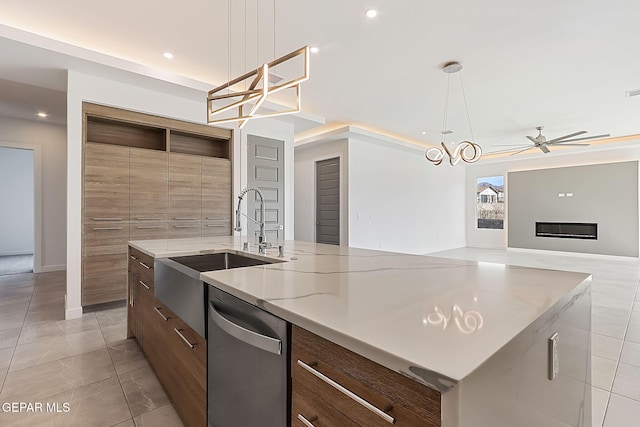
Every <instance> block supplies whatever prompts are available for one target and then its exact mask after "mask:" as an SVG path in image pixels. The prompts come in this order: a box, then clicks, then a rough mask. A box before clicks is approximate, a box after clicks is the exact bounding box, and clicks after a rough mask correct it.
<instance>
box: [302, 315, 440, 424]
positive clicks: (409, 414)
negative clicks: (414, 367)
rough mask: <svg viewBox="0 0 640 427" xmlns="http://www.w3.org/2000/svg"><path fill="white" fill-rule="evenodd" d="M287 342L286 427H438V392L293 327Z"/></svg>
mask: <svg viewBox="0 0 640 427" xmlns="http://www.w3.org/2000/svg"><path fill="white" fill-rule="evenodd" d="M291 342H292V346H291V376H292V409H291V425H292V426H304V425H305V424H304V423H303V422H302V421H301V418H300V417H302V418H304V419H306V420H307V422H309V423H310V425H313V426H318V427H319V426H334V425H345V426H348V425H366V426H373V427H375V426H388V425H390V424H391V423H392V424H394V425H397V426H421V427H428V426H440V409H441V406H440V393H439V392H437V391H435V390H433V389H431V388H429V387H427V386H424V385H421V384H419V383H418V382H416V381H413V380H411V379H409V378H407V377H404V376H403V375H400V374H398V373H397V372H394V371H391V370H390V369H388V368H385V367H383V366H381V365H378V364H377V363H375V362H372V361H371V360H368V359H366V358H364V357H362V356H360V355H358V354H356V353H353V352H351V351H349V350H347V349H345V348H343V347H340V346H339V345H336V344H334V343H332V342H330V341H327V340H325V339H323V338H321V337H318V336H317V335H315V334H312V333H310V332H308V331H306V330H304V329H302V328H299V327H297V326H295V325H294V326H293V327H292V338H291ZM345 390H346V392H345ZM367 405H370V407H369V408H368V407H367Z"/></svg>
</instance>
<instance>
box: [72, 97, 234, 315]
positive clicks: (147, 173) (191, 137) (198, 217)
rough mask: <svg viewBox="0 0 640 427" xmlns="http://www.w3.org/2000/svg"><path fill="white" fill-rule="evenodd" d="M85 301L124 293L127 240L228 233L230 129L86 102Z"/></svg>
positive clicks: (97, 301)
mask: <svg viewBox="0 0 640 427" xmlns="http://www.w3.org/2000/svg"><path fill="white" fill-rule="evenodd" d="M83 109H84V113H83V114H84V138H83V149H84V159H83V203H82V205H83V216H82V217H83V235H82V305H83V306H88V305H94V304H100V303H105V302H111V301H118V300H124V299H126V297H127V262H128V260H127V242H128V241H129V240H147V239H166V238H179V237H198V236H215V235H230V234H231V212H232V206H231V193H232V188H231V174H232V159H231V152H232V149H231V147H232V131H230V130H227V129H220V128H214V127H210V126H206V125H199V124H194V123H188V122H182V121H179V120H172V119H166V118H162V117H157V116H152V115H147V114H142V113H135V112H131V111H125V110H120V109H116V108H111V107H104V106H99V105H95V104H89V103H85V104H84V105H83Z"/></svg>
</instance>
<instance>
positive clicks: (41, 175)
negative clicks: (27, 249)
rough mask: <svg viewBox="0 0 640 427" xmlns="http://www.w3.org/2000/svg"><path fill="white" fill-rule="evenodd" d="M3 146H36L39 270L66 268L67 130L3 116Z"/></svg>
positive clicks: (36, 259) (0, 142)
mask: <svg viewBox="0 0 640 427" xmlns="http://www.w3.org/2000/svg"><path fill="white" fill-rule="evenodd" d="M0 146H3V147H13V148H26V149H29V150H33V153H34V168H35V170H34V171H33V172H34V173H33V178H34V181H33V186H34V189H35V195H34V220H33V223H34V228H33V230H34V238H33V240H34V241H35V247H34V250H35V257H34V270H35V271H36V272H42V271H54V270H61V269H64V268H65V264H66V257H65V250H66V222H65V217H66V206H65V201H66V195H67V191H66V163H67V162H66V152H67V150H66V130H65V127H64V126H60V125H53V124H49V123H46V122H44V121H31V120H19V119H14V118H8V117H0Z"/></svg>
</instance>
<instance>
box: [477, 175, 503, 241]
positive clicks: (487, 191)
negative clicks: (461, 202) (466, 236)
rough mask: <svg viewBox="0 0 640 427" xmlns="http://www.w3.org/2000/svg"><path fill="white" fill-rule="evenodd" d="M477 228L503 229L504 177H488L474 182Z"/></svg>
mask: <svg viewBox="0 0 640 427" xmlns="http://www.w3.org/2000/svg"><path fill="white" fill-rule="evenodd" d="M476 218H477V221H478V228H493V229H500V230H502V229H503V228H504V177H503V176H490V177H485V178H478V180H477V181H476Z"/></svg>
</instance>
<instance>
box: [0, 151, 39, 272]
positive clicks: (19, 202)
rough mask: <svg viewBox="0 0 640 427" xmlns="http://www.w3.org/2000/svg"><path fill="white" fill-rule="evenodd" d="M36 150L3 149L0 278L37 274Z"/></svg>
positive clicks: (0, 180)
mask: <svg viewBox="0 0 640 427" xmlns="http://www.w3.org/2000/svg"><path fill="white" fill-rule="evenodd" d="M34 157H35V156H34V150H32V149H25V148H13V147H4V146H2V147H0V200H1V201H2V205H3V209H1V210H0V275H7V274H20V273H31V272H33V271H34V249H35V217H34V215H35V207H34V201H35V197H34V193H35V187H34Z"/></svg>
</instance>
